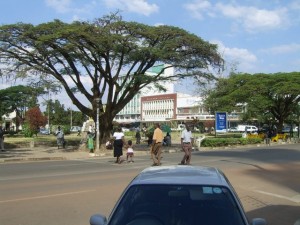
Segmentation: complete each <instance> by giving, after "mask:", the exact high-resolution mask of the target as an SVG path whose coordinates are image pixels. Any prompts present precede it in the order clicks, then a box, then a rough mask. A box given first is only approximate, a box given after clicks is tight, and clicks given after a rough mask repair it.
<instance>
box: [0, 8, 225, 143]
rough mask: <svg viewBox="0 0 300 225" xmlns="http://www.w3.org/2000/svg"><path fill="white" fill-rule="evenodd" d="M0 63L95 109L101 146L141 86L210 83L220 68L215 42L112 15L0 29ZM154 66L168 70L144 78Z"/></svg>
mask: <svg viewBox="0 0 300 225" xmlns="http://www.w3.org/2000/svg"><path fill="white" fill-rule="evenodd" d="M0 59H1V61H2V62H5V63H6V67H5V68H6V70H5V71H4V70H3V71H2V74H9V75H11V74H13V72H17V74H18V75H20V74H21V75H24V74H26V75H29V74H31V75H32V74H33V75H35V74H36V72H39V73H40V76H42V75H47V76H52V77H54V78H55V79H56V80H57V81H59V82H60V83H61V85H62V86H63V88H64V89H65V91H66V93H67V95H68V96H69V97H70V99H71V101H72V103H73V104H74V105H76V106H77V107H78V109H79V110H80V111H81V112H83V113H84V114H86V115H88V116H90V117H92V118H94V120H95V121H96V116H97V113H96V112H97V104H99V108H100V114H99V121H100V139H102V141H104V140H105V139H106V138H107V137H108V136H109V135H110V131H111V128H112V121H113V119H114V117H115V116H116V114H117V113H118V112H119V111H120V110H122V108H123V107H124V106H125V105H126V104H127V103H128V102H129V101H130V100H131V99H132V98H133V97H134V95H135V94H136V93H137V92H139V91H140V90H141V89H142V88H144V87H146V86H149V84H154V86H156V87H158V88H163V85H159V84H160V82H163V81H165V82H173V81H174V80H176V79H183V78H185V77H197V78H199V79H200V78H202V77H205V78H210V77H211V75H212V74H211V72H210V71H212V69H213V68H214V69H220V68H222V66H223V60H222V58H221V56H220V54H219V53H218V51H217V45H214V44H210V43H209V42H207V41H204V40H203V39H201V38H200V37H198V36H196V35H194V34H191V33H189V32H187V31H185V30H183V29H180V28H178V27H173V26H167V25H163V26H148V25H145V24H140V23H137V22H127V21H123V20H122V18H121V16H119V14H118V13H116V14H111V15H108V16H104V17H102V18H100V19H97V20H95V21H94V22H73V23H71V24H67V23H63V22H61V21H59V20H55V21H53V22H49V23H44V24H39V25H36V26H34V25H32V24H23V23H18V24H12V25H3V26H1V27H0ZM158 64H168V66H167V67H164V68H162V69H161V70H160V71H158V73H157V74H155V75H153V74H152V75H147V71H148V70H149V69H150V68H151V67H153V66H155V65H158ZM168 67H174V68H175V69H176V70H175V73H174V74H173V75H170V76H166V75H165V74H164V70H165V69H166V68H168ZM120 77H123V78H122V81H121V82H120V79H119V78H120ZM86 84H90V86H89V85H86ZM78 94H80V95H81V96H84V97H85V99H86V101H82V100H80V98H78V96H79V95H78ZM98 99H100V100H98ZM97 101H98V102H97ZM105 104H106V106H105V107H104V105H105Z"/></svg>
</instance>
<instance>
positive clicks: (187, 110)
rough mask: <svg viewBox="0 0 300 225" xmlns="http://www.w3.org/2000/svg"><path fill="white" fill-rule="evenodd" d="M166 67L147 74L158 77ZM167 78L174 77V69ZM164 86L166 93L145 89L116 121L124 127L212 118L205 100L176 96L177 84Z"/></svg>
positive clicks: (151, 88)
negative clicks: (204, 102) (209, 116)
mask: <svg viewBox="0 0 300 225" xmlns="http://www.w3.org/2000/svg"><path fill="white" fill-rule="evenodd" d="M162 66H164V65H159V66H156V67H153V68H151V70H150V71H148V72H147V74H148V75H151V74H153V75H155V74H157V73H158V72H160V71H161V69H162ZM164 74H165V75H167V76H170V75H173V74H174V68H167V69H166V70H165V71H164ZM121 81H122V78H121V79H120V82H121ZM160 85H163V86H164V88H165V89H166V91H159V90H157V89H155V88H154V87H153V85H149V86H147V87H145V88H144V89H143V90H142V91H141V92H140V93H137V94H136V95H135V97H134V98H133V99H132V100H131V101H130V102H129V103H128V104H127V105H126V106H125V107H124V108H123V110H122V111H120V112H119V113H118V114H117V116H116V117H115V121H117V122H118V123H123V124H128V123H140V122H141V123H146V122H149V123H151V122H170V121H172V120H181V119H182V120H184V119H187V118H188V119H192V118H195V119H197V118H200V117H202V118H205V117H206V116H207V115H208V113H207V112H206V111H205V109H204V108H203V106H202V98H200V97H193V96H191V95H188V94H183V93H175V91H174V89H175V88H174V86H175V83H174V82H170V81H167V82H164V83H163V82H161V83H160Z"/></svg>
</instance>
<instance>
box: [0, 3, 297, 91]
mask: <svg viewBox="0 0 300 225" xmlns="http://www.w3.org/2000/svg"><path fill="white" fill-rule="evenodd" d="M0 6H1V7H0V24H1V25H4V24H13V23H17V22H23V23H31V24H34V25H37V24H40V23H46V22H50V21H53V20H54V19H59V20H61V21H63V22H67V23H68V22H70V23H71V22H72V21H74V20H81V21H86V20H88V21H93V20H94V19H95V18H100V17H102V16H104V15H107V14H109V13H111V12H116V11H117V10H120V11H121V15H122V17H123V19H124V20H126V21H135V22H140V23H143V24H147V25H152V26H155V25H160V24H165V25H171V26H176V27H180V28H183V29H185V30H186V31H188V32H190V33H193V34H196V35H197V36H199V37H201V38H202V39H204V40H205V41H208V42H210V43H215V44H218V49H219V52H220V54H221V55H222V56H223V58H224V59H225V61H226V67H225V68H226V70H225V72H224V76H226V73H227V74H228V72H229V71H231V70H233V69H234V70H235V71H236V72H246V73H277V72H293V71H300V38H299V37H300V0H210V1H209V0H26V1H25V0H0ZM0 82H1V81H0ZM1 85H2V86H3V83H1V84H0V88H1Z"/></svg>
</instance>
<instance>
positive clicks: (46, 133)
mask: <svg viewBox="0 0 300 225" xmlns="http://www.w3.org/2000/svg"><path fill="white" fill-rule="evenodd" d="M39 134H44V135H49V134H50V130H48V129H45V128H40V131H39Z"/></svg>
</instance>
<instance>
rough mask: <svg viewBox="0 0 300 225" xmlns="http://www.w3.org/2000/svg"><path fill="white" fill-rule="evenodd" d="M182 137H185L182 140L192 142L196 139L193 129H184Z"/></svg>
mask: <svg viewBox="0 0 300 225" xmlns="http://www.w3.org/2000/svg"><path fill="white" fill-rule="evenodd" d="M181 138H182V139H183V140H182V142H192V139H194V138H193V134H192V131H187V130H184V131H182V134H181Z"/></svg>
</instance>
